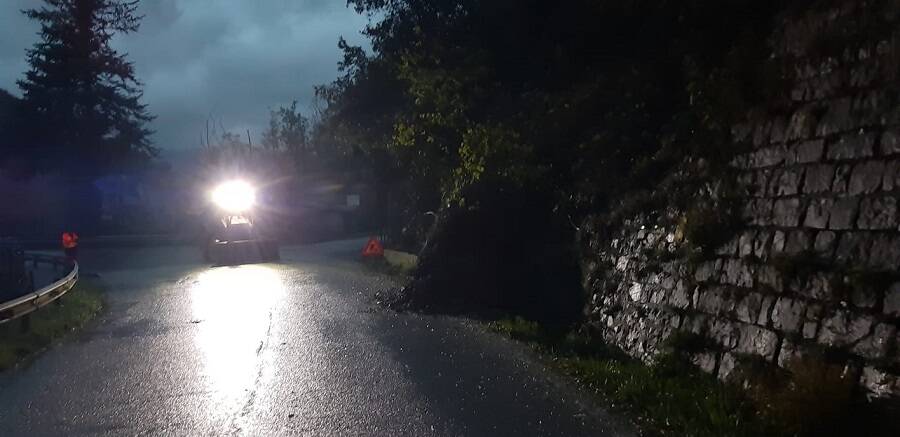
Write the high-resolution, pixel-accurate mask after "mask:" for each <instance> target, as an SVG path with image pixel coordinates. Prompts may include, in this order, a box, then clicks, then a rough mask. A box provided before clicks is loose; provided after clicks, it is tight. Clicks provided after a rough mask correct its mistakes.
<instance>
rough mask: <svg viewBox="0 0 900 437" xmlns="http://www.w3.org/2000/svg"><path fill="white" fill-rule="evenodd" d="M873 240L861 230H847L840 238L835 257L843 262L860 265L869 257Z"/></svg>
mask: <svg viewBox="0 0 900 437" xmlns="http://www.w3.org/2000/svg"><path fill="white" fill-rule="evenodd" d="M871 247H872V240H871V238H869V237H868V235H865V234H862V233H859V232H845V233H844V234H843V235H841V237H840V239H839V240H838V247H837V250H836V251H835V253H834V258H835V259H836V260H837V261H838V262H841V263H845V264H850V263H852V264H855V265H859V264H862V263H865V260H868V259H869V249H870V248H871Z"/></svg>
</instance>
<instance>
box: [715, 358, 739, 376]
mask: <svg viewBox="0 0 900 437" xmlns="http://www.w3.org/2000/svg"><path fill="white" fill-rule="evenodd" d="M736 367H737V360H736V359H735V357H734V355H732V354H730V353H727V352H726V353H724V354H722V360H721V361H720V362H719V373H718V375H717V377H718V378H719V380H720V381H728V379H729V378H730V377H731V374H732V373H734V369H735V368H736Z"/></svg>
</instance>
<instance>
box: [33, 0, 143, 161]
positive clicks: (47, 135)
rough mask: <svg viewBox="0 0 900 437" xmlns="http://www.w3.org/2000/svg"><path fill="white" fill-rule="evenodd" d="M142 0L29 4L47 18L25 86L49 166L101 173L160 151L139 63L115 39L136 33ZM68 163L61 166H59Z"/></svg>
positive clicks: (36, 148)
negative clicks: (137, 68) (153, 138)
mask: <svg viewBox="0 0 900 437" xmlns="http://www.w3.org/2000/svg"><path fill="white" fill-rule="evenodd" d="M137 4H138V1H136V0H44V5H43V6H42V7H40V8H35V9H28V10H25V11H23V12H24V13H25V15H27V16H28V17H29V18H31V19H33V20H37V21H39V22H40V23H41V30H40V37H41V39H40V41H39V42H38V43H36V44H35V45H34V47H33V48H32V49H30V50H29V51H28V63H29V64H30V67H31V68H30V70H29V71H28V72H27V73H26V77H25V79H24V80H21V81H19V83H18V84H19V87H20V88H21V89H22V91H23V93H24V105H25V111H26V114H27V116H28V117H29V119H30V124H31V125H33V126H34V127H35V129H34V132H32V138H34V142H33V144H32V145H31V149H32V150H31V153H32V154H33V155H34V156H35V157H37V158H38V161H39V163H38V164H39V165H40V166H41V167H43V168H49V169H54V170H61V171H62V172H64V173H67V174H70V175H72V176H79V177H92V176H97V175H102V174H105V173H108V172H110V171H113V170H114V169H117V168H122V167H126V166H129V165H133V164H137V163H141V162H144V161H146V159H147V158H149V157H152V156H153V155H154V154H155V152H156V151H155V149H154V148H153V147H152V145H151V144H150V140H149V138H148V136H149V134H150V133H151V132H150V131H149V130H148V129H147V128H146V124H147V122H149V121H150V120H151V119H152V116H150V115H149V114H148V113H147V109H146V106H145V105H144V104H142V103H141V101H140V100H141V96H142V91H141V85H142V84H141V83H140V82H139V81H138V79H137V78H136V77H135V72H134V65H133V64H132V63H131V62H129V61H128V60H126V58H125V55H123V54H119V53H117V52H116V51H115V50H114V49H113V48H112V47H111V46H110V41H111V40H112V38H113V36H114V35H116V34H125V33H130V32H134V31H136V30H137V29H138V26H139V23H140V20H141V18H142V17H141V16H139V15H136V13H135V12H136V8H137ZM61 164H62V165H61Z"/></svg>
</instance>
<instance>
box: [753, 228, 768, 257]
mask: <svg viewBox="0 0 900 437" xmlns="http://www.w3.org/2000/svg"><path fill="white" fill-rule="evenodd" d="M771 242H772V232H771V231H768V230H761V231H759V232H757V233H756V238H755V239H754V240H753V256H755V257H757V258H759V259H766V258H768V257H769V245H770V244H771Z"/></svg>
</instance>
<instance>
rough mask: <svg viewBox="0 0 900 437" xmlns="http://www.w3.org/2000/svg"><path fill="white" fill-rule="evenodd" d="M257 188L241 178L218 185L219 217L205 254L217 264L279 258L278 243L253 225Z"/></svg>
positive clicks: (213, 199)
mask: <svg viewBox="0 0 900 437" xmlns="http://www.w3.org/2000/svg"><path fill="white" fill-rule="evenodd" d="M255 199H256V190H255V189H254V188H253V187H252V186H251V185H250V184H248V183H246V182H244V181H240V180H236V181H229V182H225V183H223V184H221V185H219V186H218V187H217V188H216V189H215V190H213V192H212V201H213V203H214V204H215V205H216V207H217V209H218V214H219V216H220V219H219V221H218V224H217V225H216V227H215V229H214V230H213V232H211V235H210V236H209V238H208V241H207V242H206V246H205V248H204V255H205V258H206V260H207V261H208V262H212V263H214V264H216V265H238V264H252V263H261V262H272V261H277V260H278V259H279V258H280V256H279V249H278V242H277V241H274V240H271V239H266V238H263V237H262V236H260V235H259V233H258V232H257V230H256V229H255V228H254V226H253V219H252V215H251V213H252V210H253V209H254V206H255Z"/></svg>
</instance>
